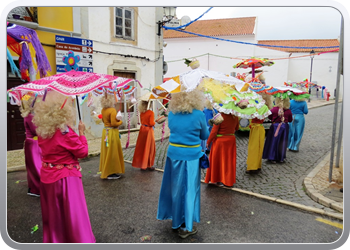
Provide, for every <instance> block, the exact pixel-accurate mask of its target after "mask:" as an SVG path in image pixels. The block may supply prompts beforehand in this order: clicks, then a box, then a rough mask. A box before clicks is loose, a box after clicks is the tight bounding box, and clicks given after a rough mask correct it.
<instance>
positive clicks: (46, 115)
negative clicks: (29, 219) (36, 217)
mask: <svg viewBox="0 0 350 250" xmlns="http://www.w3.org/2000/svg"><path fill="white" fill-rule="evenodd" d="M34 113H35V115H34V119H33V122H34V124H35V125H36V126H37V129H36V132H37V134H38V142H39V146H40V148H41V151H42V168H41V176H40V202H41V210H42V211H41V212H42V219H43V243H95V242H96V240H95V236H94V234H93V232H92V229H91V224H90V218H89V213H88V209H87V206H86V200H85V194H84V189H83V183H82V179H81V178H82V175H81V172H80V171H81V167H80V165H79V160H78V159H81V158H85V157H87V156H88V143H87V140H86V137H85V136H84V131H85V125H84V123H83V122H81V121H80V122H79V125H78V131H79V135H78V134H77V133H76V132H74V130H73V124H74V121H75V120H76V110H75V109H74V108H73V104H72V98H71V97H65V96H63V95H61V94H59V93H57V92H54V91H50V92H48V93H47V95H46V98H45V101H43V100H42V101H40V102H36V103H35V106H34Z"/></svg>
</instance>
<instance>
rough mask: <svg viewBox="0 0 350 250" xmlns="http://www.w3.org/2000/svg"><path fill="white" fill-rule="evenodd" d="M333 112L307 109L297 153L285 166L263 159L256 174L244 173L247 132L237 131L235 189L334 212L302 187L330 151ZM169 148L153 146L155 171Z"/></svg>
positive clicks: (130, 153) (331, 108)
mask: <svg viewBox="0 0 350 250" xmlns="http://www.w3.org/2000/svg"><path fill="white" fill-rule="evenodd" d="M333 111H334V105H329V106H323V107H319V108H314V109H310V110H309V114H308V115H306V116H305V119H306V126H305V131H304V136H303V139H302V142H301V145H300V151H299V152H298V153H294V152H289V151H287V159H286V160H285V163H277V164H270V163H268V162H267V161H265V160H263V166H262V171H261V173H259V174H257V175H249V174H246V173H245V170H246V167H247V165H246V159H247V148H248V140H249V132H241V131H238V132H237V133H236V140H237V170H236V171H237V172H236V184H235V185H234V187H235V188H239V189H243V190H247V191H251V192H254V193H259V194H263V195H267V196H270V197H275V198H280V199H283V200H287V201H291V202H295V203H298V204H302V205H306V206H312V207H315V208H321V209H324V210H325V211H328V212H335V213H337V211H335V210H334V209H330V208H327V207H324V206H323V205H321V204H319V203H316V202H314V201H313V200H312V199H311V198H310V197H309V196H308V195H307V194H306V193H305V191H304V188H303V185H302V183H303V180H304V178H305V177H306V175H307V174H308V173H309V172H310V171H311V170H312V169H314V168H315V167H316V166H317V164H318V163H319V162H320V161H321V160H323V158H324V157H325V155H326V154H327V153H329V151H330V148H331V138H332V133H331V131H332V128H333ZM338 113H340V112H338ZM338 124H339V121H338ZM337 134H338V133H337ZM168 145H169V140H164V141H163V142H160V141H158V142H157V143H156V151H157V152H156V159H155V165H156V166H157V168H160V169H163V168H164V165H165V159H166V151H167V148H168ZM133 154H134V147H132V148H128V149H126V150H124V159H125V160H129V161H132V157H133ZM204 177H205V170H202V180H204Z"/></svg>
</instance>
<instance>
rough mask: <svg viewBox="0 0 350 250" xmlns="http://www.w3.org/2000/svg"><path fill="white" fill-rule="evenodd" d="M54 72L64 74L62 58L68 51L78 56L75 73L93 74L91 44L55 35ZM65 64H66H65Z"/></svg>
mask: <svg viewBox="0 0 350 250" xmlns="http://www.w3.org/2000/svg"><path fill="white" fill-rule="evenodd" d="M55 39H56V72H66V70H65V66H66V65H67V64H65V63H64V62H63V60H62V59H63V57H64V56H68V53H69V51H71V52H73V54H75V53H76V54H77V55H78V56H79V59H80V60H78V61H76V64H77V66H78V68H77V69H75V70H77V71H84V72H90V73H92V72H94V71H93V56H92V53H93V52H92V51H93V42H92V40H88V39H81V38H75V37H67V36H59V35H56V37H55ZM66 63H67V62H66Z"/></svg>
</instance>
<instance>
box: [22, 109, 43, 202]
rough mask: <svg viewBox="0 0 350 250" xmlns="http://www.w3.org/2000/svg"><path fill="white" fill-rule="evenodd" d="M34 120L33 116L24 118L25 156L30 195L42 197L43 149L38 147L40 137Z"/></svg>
mask: <svg viewBox="0 0 350 250" xmlns="http://www.w3.org/2000/svg"><path fill="white" fill-rule="evenodd" d="M32 120H33V115H32V114H29V115H28V116H27V117H24V128H25V130H26V140H25V143H24V155H25V164H26V169H27V181H28V189H29V190H28V193H29V194H30V193H31V194H38V195H40V171H41V149H40V147H39V145H38V137H37V135H36V132H35V129H36V127H35V125H34V124H33V122H32Z"/></svg>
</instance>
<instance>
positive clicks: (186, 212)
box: [157, 88, 209, 238]
mask: <svg viewBox="0 0 350 250" xmlns="http://www.w3.org/2000/svg"><path fill="white" fill-rule="evenodd" d="M204 100H205V97H204V94H203V92H202V91H200V90H199V89H198V88H197V89H195V90H193V91H191V92H179V93H174V94H172V98H171V101H170V102H169V107H168V110H169V114H168V126H169V129H170V137H169V142H170V143H169V147H168V152H167V159H166V163H165V167H164V174H163V180H162V185H161V189H160V194H159V202H158V213H157V219H158V220H167V219H170V220H172V228H173V229H179V230H178V235H179V236H180V237H181V238H186V237H188V236H190V235H192V234H195V233H197V228H196V226H194V225H193V222H197V223H199V222H200V194H201V191H200V190H201V187H200V183H201V168H200V161H199V159H200V158H201V157H202V156H203V154H204V153H203V152H202V150H201V146H200V144H201V140H206V139H207V138H208V136H209V132H208V128H207V122H206V120H205V115H204V113H203V112H202V110H203V109H204Z"/></svg>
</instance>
